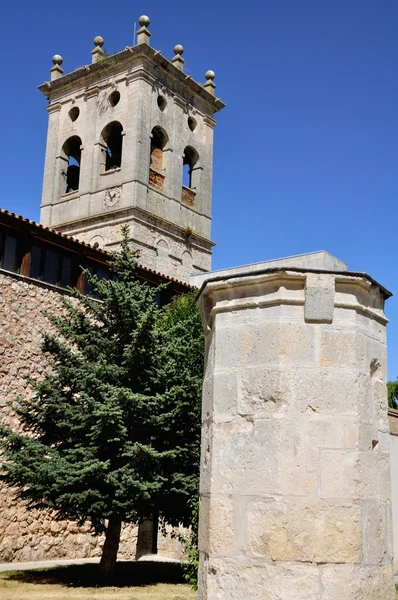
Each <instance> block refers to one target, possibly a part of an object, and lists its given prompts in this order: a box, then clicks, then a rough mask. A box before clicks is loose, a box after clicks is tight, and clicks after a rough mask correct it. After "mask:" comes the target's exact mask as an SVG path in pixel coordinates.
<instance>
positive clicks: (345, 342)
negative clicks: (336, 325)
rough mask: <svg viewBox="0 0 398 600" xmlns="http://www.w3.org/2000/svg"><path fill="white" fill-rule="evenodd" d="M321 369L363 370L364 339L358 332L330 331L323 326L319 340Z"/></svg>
mask: <svg viewBox="0 0 398 600" xmlns="http://www.w3.org/2000/svg"><path fill="white" fill-rule="evenodd" d="M319 364H320V366H321V367H344V368H345V369H349V368H351V369H357V370H360V369H362V368H364V364H365V338H364V336H363V335H362V334H360V333H359V332H352V331H344V330H330V329H325V326H323V329H322V332H321V339H320V355H319Z"/></svg>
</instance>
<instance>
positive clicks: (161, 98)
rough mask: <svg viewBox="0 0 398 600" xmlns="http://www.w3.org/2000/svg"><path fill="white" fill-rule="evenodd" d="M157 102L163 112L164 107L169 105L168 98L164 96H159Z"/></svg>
mask: <svg viewBox="0 0 398 600" xmlns="http://www.w3.org/2000/svg"><path fill="white" fill-rule="evenodd" d="M157 103H158V107H159V108H160V110H161V111H162V112H163V111H164V109H165V108H166V106H167V100H166V98H165V97H164V96H158V99H157Z"/></svg>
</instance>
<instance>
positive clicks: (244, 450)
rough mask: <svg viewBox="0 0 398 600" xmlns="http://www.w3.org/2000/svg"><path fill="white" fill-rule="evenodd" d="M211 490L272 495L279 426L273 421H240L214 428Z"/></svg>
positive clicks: (276, 475) (277, 454)
mask: <svg viewBox="0 0 398 600" xmlns="http://www.w3.org/2000/svg"><path fill="white" fill-rule="evenodd" d="M212 435H213V437H212V442H211V455H212V458H211V475H210V477H211V480H210V481H211V489H212V490H213V493H215V494H220V493H223V494H235V493H239V494H243V495H246V494H259V495H260V496H263V495H267V494H270V493H273V492H275V490H276V489H277V480H278V479H277V477H278V456H279V445H278V443H277V435H278V427H277V423H275V422H274V421H273V420H264V421H256V422H255V423H253V422H252V421H249V420H243V419H242V420H241V422H238V423H235V422H234V423H222V424H217V425H213V434H212Z"/></svg>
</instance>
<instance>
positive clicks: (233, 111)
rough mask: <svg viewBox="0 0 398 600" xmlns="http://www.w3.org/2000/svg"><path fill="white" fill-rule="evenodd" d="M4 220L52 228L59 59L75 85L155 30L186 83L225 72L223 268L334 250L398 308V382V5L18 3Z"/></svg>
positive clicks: (395, 315) (397, 323) (6, 14)
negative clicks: (179, 62)
mask: <svg viewBox="0 0 398 600" xmlns="http://www.w3.org/2000/svg"><path fill="white" fill-rule="evenodd" d="M3 4H4V6H2V8H1V13H0V15H1V19H0V21H1V22H0V34H1V40H2V47H3V53H2V56H3V58H2V60H1V94H0V114H1V115H2V140H3V143H2V145H1V147H0V154H1V188H2V189H1V192H2V193H1V196H2V197H1V201H0V204H1V206H2V207H4V208H7V209H8V210H12V211H14V212H16V213H19V214H23V215H25V216H27V217H30V218H32V219H34V220H38V219H39V204H40V195H41V182H42V174H43V160H44V151H45V138H46V129H47V112H46V110H45V106H46V101H45V99H44V97H42V96H41V94H40V93H39V92H38V91H37V90H36V89H35V88H36V86H37V85H38V84H40V83H42V82H43V81H45V80H47V79H48V78H49V68H50V67H51V57H52V55H53V54H55V53H59V54H61V55H62V56H63V58H64V65H63V67H64V69H65V71H66V72H68V71H70V70H73V69H74V68H76V67H78V66H81V65H83V64H86V63H89V62H90V60H91V56H90V50H91V49H92V47H93V43H92V40H93V38H94V36H95V35H102V36H103V37H104V39H105V48H106V49H107V51H108V52H110V53H112V52H115V51H118V50H121V49H123V48H124V47H125V46H126V45H130V44H132V40H133V29H134V22H135V21H137V19H138V17H139V16H140V15H141V14H148V15H149V16H150V18H151V26H150V30H151V32H152V38H151V43H152V45H153V46H154V47H155V48H157V49H159V50H161V51H162V52H163V54H164V55H165V56H168V57H170V58H171V57H172V55H173V51H172V49H173V47H174V45H175V44H177V43H179V44H183V46H184V47H185V54H184V58H185V60H186V63H185V66H186V72H188V73H189V74H191V75H192V76H193V77H194V78H195V79H198V80H202V81H204V73H205V71H206V70H207V69H213V70H214V71H215V72H216V80H215V82H216V84H217V90H216V93H217V95H219V96H220V97H222V99H223V100H224V101H225V102H226V104H227V108H226V109H224V110H223V111H222V113H220V114H219V115H218V126H217V128H216V132H215V161H214V193H213V239H214V240H215V241H216V242H217V247H216V249H215V252H214V260H213V267H214V268H216V269H217V268H222V267H227V266H232V265H237V264H245V263H251V262H257V261H261V260H266V259H270V258H276V257H280V256H287V255H290V254H298V253H302V252H311V251H314V250H319V249H326V250H328V251H329V252H331V253H333V254H335V255H336V256H338V257H339V258H341V259H342V260H344V261H345V262H347V263H348V265H349V268H350V269H351V270H358V271H367V272H368V273H369V274H370V275H372V276H373V277H375V278H376V279H378V280H379V281H380V282H381V283H382V284H383V285H384V286H386V287H387V288H389V289H390V290H391V291H393V292H394V293H395V294H396V295H397V296H396V297H394V298H392V299H391V300H389V301H388V303H387V309H386V310H387V314H388V316H389V318H390V320H391V322H390V324H389V328H388V330H389V371H390V377H391V378H395V377H396V376H397V375H398V278H397V272H398V264H397V262H398V261H397V250H396V245H397V243H396V240H397V233H396V231H397V226H396V225H397V224H396V217H397V202H398V178H397V160H398V145H397V144H398V135H397V134H398V131H397V130H398V127H397V113H398V76H397V73H398V37H397V35H396V32H397V30H398V3H397V2H396V0H379V1H378V2H375V0H356V1H355V0H351V1H347V0H325V1H323V2H320V1H319V0H300V1H298V0H272V1H271V0H261V1H260V0H247V1H246V2H244V3H243V2H225V1H223V0H222V1H220V0H219V1H218V2H214V1H213V2H210V1H208V0H202V1H201V2H200V3H166V2H164V1H162V2H160V1H158V0H152V1H151V2H135V3H131V2H125V1H124V0H120V1H119V2H117V3H116V2H115V3H111V2H105V1H104V0H95V1H92V0H85V1H84V2H80V3H77V4H69V5H65V6H62V5H60V4H59V3H58V4H57V3H54V2H49V1H48V0H40V2H36V3H32V2H31V1H29V2H28V1H27V0H21V1H20V2H19V3H12V2H9V3H3Z"/></svg>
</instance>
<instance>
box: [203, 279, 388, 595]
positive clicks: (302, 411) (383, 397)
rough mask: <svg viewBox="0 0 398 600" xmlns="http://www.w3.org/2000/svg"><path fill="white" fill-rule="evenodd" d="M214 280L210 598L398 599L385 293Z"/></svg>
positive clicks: (321, 282)
mask: <svg viewBox="0 0 398 600" xmlns="http://www.w3.org/2000/svg"><path fill="white" fill-rule="evenodd" d="M209 277H210V279H209V281H208V282H207V284H206V285H205V287H204V289H203V290H202V293H201V296H200V305H201V310H202V315H203V320H204V326H205V330H206V331H207V336H206V338H207V342H206V346H207V358H206V372H205V380H204V389H203V412H202V415H203V428H202V461H201V504H200V526H199V549H200V569H199V598H200V600H226V599H228V600H246V599H247V598H250V600H271V599H274V598H280V599H281V600H282V599H283V600H285V599H287V598H291V597H294V598H295V600H337V599H338V600H363V599H364V598H366V599H367V600H382V599H383V600H392V599H393V598H395V593H394V591H393V579H392V524H391V490H390V470H389V469H390V460H389V459H390V446H389V441H390V440H389V427H388V418H387V392H386V343H385V324H386V318H385V316H384V312H383V307H384V298H385V295H386V293H385V290H383V289H381V288H380V287H379V286H378V285H376V284H375V283H374V282H372V280H370V278H367V277H366V276H357V275H356V274H351V273H349V272H345V273H343V272H342V273H341V274H336V273H326V272H325V273H314V272H305V270H304V269H291V270H289V269H288V268H286V270H283V269H281V270H280V271H279V272H273V270H272V269H270V270H269V272H267V271H264V272H263V273H259V274H257V275H256V274H251V273H250V272H245V270H244V269H242V271H241V273H240V274H239V273H237V274H236V275H235V276H234V277H231V278H229V279H226V280H222V279H221V278H219V280H216V279H214V280H213V281H212V280H211V275H210V276H209Z"/></svg>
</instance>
